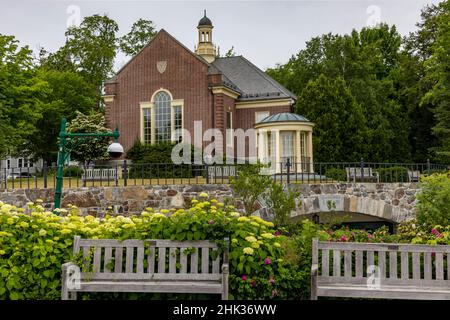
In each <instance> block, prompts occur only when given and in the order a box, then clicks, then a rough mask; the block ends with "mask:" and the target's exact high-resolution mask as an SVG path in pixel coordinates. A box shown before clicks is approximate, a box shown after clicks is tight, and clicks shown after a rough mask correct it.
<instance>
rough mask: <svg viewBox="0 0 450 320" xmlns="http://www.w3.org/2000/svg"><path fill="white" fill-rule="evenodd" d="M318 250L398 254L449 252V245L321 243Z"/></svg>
mask: <svg viewBox="0 0 450 320" xmlns="http://www.w3.org/2000/svg"><path fill="white" fill-rule="evenodd" d="M318 249H329V250H332V249H338V250H362V251H369V250H371V251H388V252H389V251H398V252H402V251H404V252H430V253H431V252H442V253H446V252H450V245H435V246H432V245H422V244H403V243H361V242H351V243H349V242H322V241H319V243H318Z"/></svg>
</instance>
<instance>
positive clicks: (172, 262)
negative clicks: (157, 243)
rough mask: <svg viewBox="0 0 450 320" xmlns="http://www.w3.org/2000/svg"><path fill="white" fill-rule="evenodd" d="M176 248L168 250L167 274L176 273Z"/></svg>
mask: <svg viewBox="0 0 450 320" xmlns="http://www.w3.org/2000/svg"><path fill="white" fill-rule="evenodd" d="M176 265H177V248H174V247H171V248H170V249H169V273H176V272H177V266H176Z"/></svg>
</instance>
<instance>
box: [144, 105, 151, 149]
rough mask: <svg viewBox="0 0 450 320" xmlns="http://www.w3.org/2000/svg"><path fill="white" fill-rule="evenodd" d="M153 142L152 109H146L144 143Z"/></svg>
mask: <svg viewBox="0 0 450 320" xmlns="http://www.w3.org/2000/svg"><path fill="white" fill-rule="evenodd" d="M151 142H152V115H151V109H150V108H146V109H144V143H151Z"/></svg>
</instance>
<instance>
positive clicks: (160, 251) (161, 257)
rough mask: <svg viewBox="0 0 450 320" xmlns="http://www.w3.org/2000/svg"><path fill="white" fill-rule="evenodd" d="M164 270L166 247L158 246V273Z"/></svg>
mask: <svg viewBox="0 0 450 320" xmlns="http://www.w3.org/2000/svg"><path fill="white" fill-rule="evenodd" d="M165 272H166V247H159V248H158V273H165Z"/></svg>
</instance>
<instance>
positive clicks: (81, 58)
mask: <svg viewBox="0 0 450 320" xmlns="http://www.w3.org/2000/svg"><path fill="white" fill-rule="evenodd" d="M118 31H119V27H118V25H117V23H116V22H115V21H114V20H112V19H110V18H109V17H107V16H106V15H103V16H100V15H93V16H89V17H85V18H84V19H83V21H82V22H81V24H80V26H78V27H76V26H72V27H70V28H69V29H68V30H67V31H66V33H65V35H66V37H67V42H66V44H65V46H64V47H63V48H62V50H61V55H62V56H63V58H64V59H66V57H67V56H66V55H68V56H70V59H71V60H72V62H73V63H74V65H75V66H76V67H77V71H79V72H80V73H81V74H82V75H83V76H84V77H85V79H86V80H87V81H89V82H90V83H91V84H93V85H95V86H96V87H97V88H99V92H100V88H101V86H102V83H103V81H104V80H105V79H107V78H108V77H110V76H111V75H112V71H113V66H114V58H115V57H116V53H117V32H118Z"/></svg>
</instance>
